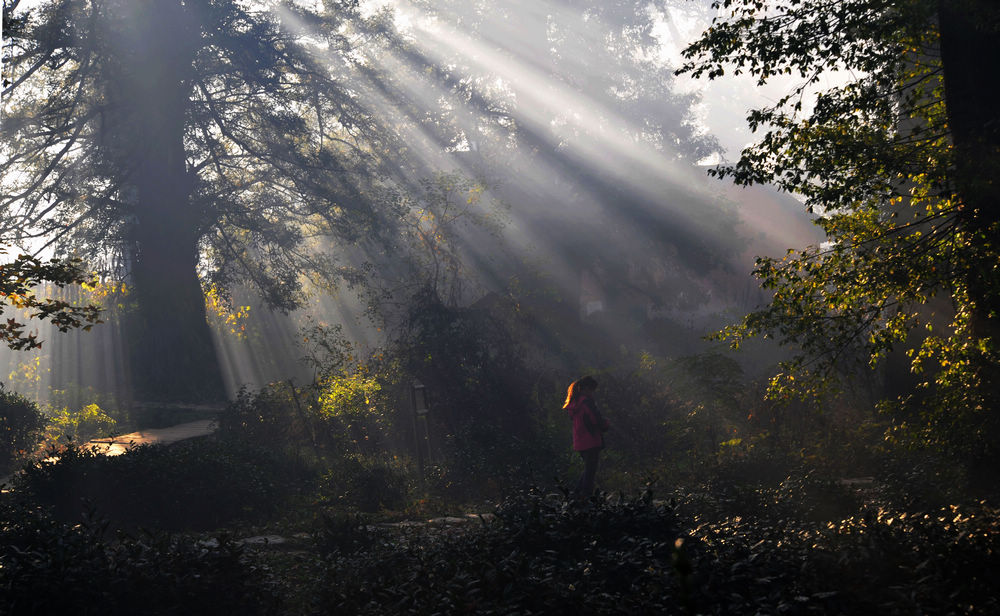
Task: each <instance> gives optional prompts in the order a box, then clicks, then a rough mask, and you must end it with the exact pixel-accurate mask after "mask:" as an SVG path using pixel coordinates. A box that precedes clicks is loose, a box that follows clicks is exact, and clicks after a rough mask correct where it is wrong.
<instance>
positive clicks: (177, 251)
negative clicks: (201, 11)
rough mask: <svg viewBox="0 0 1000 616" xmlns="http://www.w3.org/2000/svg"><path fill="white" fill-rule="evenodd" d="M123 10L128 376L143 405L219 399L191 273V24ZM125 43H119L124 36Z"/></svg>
mask: <svg viewBox="0 0 1000 616" xmlns="http://www.w3.org/2000/svg"><path fill="white" fill-rule="evenodd" d="M138 4H141V5H142V6H141V7H138V8H136V7H130V8H132V9H133V12H132V15H131V20H133V22H134V23H132V24H130V25H131V26H133V28H134V29H133V30H131V33H134V34H132V36H134V37H135V38H134V39H131V40H129V41H127V44H126V45H125V46H124V48H125V49H126V50H128V49H131V51H132V53H131V54H130V55H128V56H125V57H123V58H122V59H121V61H122V71H123V73H124V76H125V79H124V83H123V85H125V88H124V90H123V99H125V100H126V101H127V109H128V111H129V112H130V113H131V114H132V117H133V121H132V122H126V123H125V126H130V127H131V131H132V134H131V135H125V136H123V138H122V142H124V143H128V144H129V147H128V148H127V151H129V152H132V153H133V158H134V160H132V161H126V163H127V164H128V165H129V166H130V167H131V169H133V176H132V179H133V181H132V185H133V186H134V188H135V197H136V199H135V202H134V220H133V225H132V228H133V237H132V240H133V243H134V249H135V261H134V267H133V271H132V286H133V288H134V291H135V296H136V300H137V302H138V307H139V310H138V315H137V318H136V321H135V328H136V329H135V336H134V337H133V340H134V341H135V344H134V346H133V349H132V364H133V369H132V376H133V385H134V388H135V390H136V391H135V395H136V396H138V397H141V398H144V399H147V400H170V401H180V400H184V401H194V400H218V399H223V398H224V397H225V391H224V388H223V383H222V376H221V372H220V368H219V362H218V358H217V356H216V353H215V348H214V344H213V342H212V337H211V332H210V330H209V327H208V323H207V321H206V313H205V300H204V295H203V293H202V288H201V283H200V281H199V278H198V274H197V267H198V260H199V248H198V242H199V238H200V237H201V234H202V231H203V224H204V222H203V219H204V216H203V214H202V212H201V211H200V209H199V207H198V206H197V204H196V201H195V200H194V199H193V198H192V195H193V192H194V185H195V178H194V176H193V175H192V174H191V173H189V172H188V170H187V162H186V157H185V150H184V128H185V120H186V118H185V114H186V111H187V106H188V101H189V96H190V88H191V72H192V62H193V60H194V54H195V50H196V49H197V47H196V46H197V44H198V43H197V40H198V25H197V23H196V22H194V20H193V19H192V18H191V17H190V16H189V15H188V14H187V11H186V9H185V8H184V5H182V4H181V3H180V2H178V1H176V0H168V1H165V0H152V1H150V0H147V1H145V2H141V1H140V2H139V3H138ZM126 36H128V35H126Z"/></svg>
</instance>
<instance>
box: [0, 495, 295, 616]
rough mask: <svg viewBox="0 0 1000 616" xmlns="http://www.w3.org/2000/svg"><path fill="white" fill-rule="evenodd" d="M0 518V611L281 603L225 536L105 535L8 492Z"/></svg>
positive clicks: (248, 609)
mask: <svg viewBox="0 0 1000 616" xmlns="http://www.w3.org/2000/svg"><path fill="white" fill-rule="evenodd" d="M0 519H2V521H3V524H0V563H3V566H2V567H0V588H3V592H2V593H0V613H4V614H59V613H66V614H78V615H81V616H86V615H91V614H92V615H101V616H119V615H121V616H125V615H129V616H130V615H132V614H137V613H142V614H148V615H150V616H156V615H160V614H163V615H167V614H190V615H192V616H197V615H201V614H204V615H217V614H241V615H247V616H258V615H260V616H263V615H265V614H276V613H277V608H278V607H279V602H278V595H277V594H276V593H275V592H274V584H273V583H272V581H271V580H269V579H268V577H267V575H266V571H264V570H263V569H261V568H259V567H257V566H255V565H254V564H253V563H252V562H250V560H249V559H248V558H247V557H246V556H245V554H244V552H243V548H242V547H241V546H240V545H237V544H236V543H234V542H233V541H230V540H227V539H226V538H224V537H222V538H220V540H219V541H218V545H214V544H213V545H206V544H205V543H196V542H195V541H194V540H190V539H188V540H177V539H172V538H170V537H169V536H167V535H164V534H155V533H153V534H151V533H144V534H142V535H139V536H129V535H124V534H119V535H117V536H110V537H109V536H108V533H107V531H106V530H105V529H106V524H104V523H102V522H101V521H99V520H95V519H94V518H91V517H87V518H85V519H84V520H83V521H82V523H80V524H77V525H73V526H70V525H65V524H61V523H59V522H57V521H55V520H53V519H52V518H50V517H48V516H46V515H45V514H44V513H42V512H41V511H39V510H38V509H37V508H34V507H29V506H26V505H24V504H23V503H16V502H13V501H12V499H11V497H10V496H9V495H5V497H4V501H3V503H2V504H0Z"/></svg>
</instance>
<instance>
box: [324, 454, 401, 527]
mask: <svg viewBox="0 0 1000 616" xmlns="http://www.w3.org/2000/svg"><path fill="white" fill-rule="evenodd" d="M411 476H412V475H411V473H410V472H408V469H407V468H406V467H405V466H403V465H402V464H401V463H400V460H398V459H395V460H379V459H377V458H372V457H362V456H353V455H345V456H343V457H342V458H340V459H338V460H336V461H334V462H333V464H331V465H330V468H329V470H328V471H326V472H325V473H324V474H323V476H322V477H321V478H320V480H319V482H318V484H317V495H318V496H319V502H320V503H321V504H324V505H328V506H332V507H334V508H336V509H338V510H354V511H363V512H369V513H376V512H379V511H383V510H394V511H400V510H402V509H403V508H404V506H405V505H407V503H408V499H409V495H410V478H411Z"/></svg>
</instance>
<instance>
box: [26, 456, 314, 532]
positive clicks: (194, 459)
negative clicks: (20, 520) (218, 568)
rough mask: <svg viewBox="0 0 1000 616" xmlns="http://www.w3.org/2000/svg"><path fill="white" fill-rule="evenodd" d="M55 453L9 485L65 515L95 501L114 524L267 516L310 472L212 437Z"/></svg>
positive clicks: (71, 517) (190, 523)
mask: <svg viewBox="0 0 1000 616" xmlns="http://www.w3.org/2000/svg"><path fill="white" fill-rule="evenodd" d="M52 453H53V454H54V457H52V458H49V459H47V460H41V461H36V462H33V463H31V464H30V465H28V466H26V467H25V468H24V470H23V472H22V473H20V474H18V475H17V476H16V477H15V479H14V485H15V489H16V490H17V491H18V492H23V493H24V494H28V495H30V497H31V498H32V499H33V501H34V502H36V503H37V504H39V505H41V506H43V507H46V508H50V509H51V511H52V514H53V516H54V517H55V518H56V519H57V520H60V521H64V522H67V523H74V522H79V521H80V520H81V519H83V516H84V515H85V514H86V513H87V510H88V507H94V508H95V509H96V510H97V512H98V513H99V514H100V515H102V516H105V517H106V518H107V519H108V521H109V522H110V523H111V524H113V525H114V526H115V527H118V528H138V527H143V528H160V529H169V530H187V529H211V528H218V527H220V526H222V525H225V524H231V523H234V522H235V521H239V520H260V519H266V518H267V517H268V516H269V515H272V514H273V513H274V512H275V511H278V510H279V509H281V508H282V507H283V506H284V505H285V504H286V500H287V499H289V498H291V497H292V496H294V495H295V494H296V493H297V492H298V490H299V489H300V488H301V487H303V486H304V485H305V484H306V483H307V482H308V481H309V479H310V475H309V473H308V472H307V471H306V470H305V469H303V468H302V467H301V466H300V465H299V464H298V463H297V462H296V461H294V460H290V459H288V458H286V457H282V456H281V455H280V454H279V453H275V452H273V451H270V450H267V449H260V448H253V447H250V446H248V445H246V444H234V443H228V442H226V441H216V440H211V439H196V440H192V441H187V442H183V443H179V444H175V445H172V446H169V447H166V446H158V445H145V446H140V447H135V448H131V449H129V450H128V451H127V452H126V453H124V454H122V455H120V456H106V455H101V454H99V453H97V452H96V451H95V450H93V449H91V450H86V449H82V448H80V447H76V446H70V447H67V448H65V449H62V450H59V451H53V452H52Z"/></svg>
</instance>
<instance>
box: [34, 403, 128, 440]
mask: <svg viewBox="0 0 1000 616" xmlns="http://www.w3.org/2000/svg"><path fill="white" fill-rule="evenodd" d="M47 415H48V426H46V428H45V441H46V442H48V443H50V444H52V445H58V444H60V443H65V442H66V441H72V442H75V443H83V442H86V441H88V440H90V439H92V438H94V437H97V436H108V435H109V434H110V433H111V432H112V431H114V429H115V426H116V425H117V422H116V421H115V420H114V419H113V418H112V417H110V416H109V415H108V414H107V413H105V412H104V411H103V410H101V407H99V406H97V405H96V404H88V405H86V406H84V407H83V408H81V409H79V410H75V411H72V410H70V409H69V408H67V407H63V408H51V409H49V411H48V413H47Z"/></svg>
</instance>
